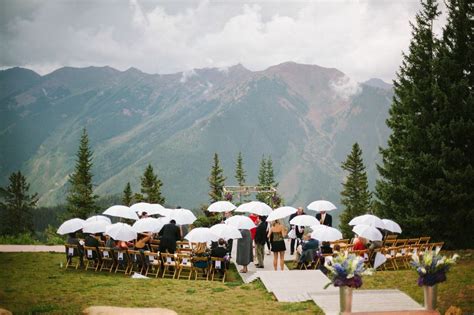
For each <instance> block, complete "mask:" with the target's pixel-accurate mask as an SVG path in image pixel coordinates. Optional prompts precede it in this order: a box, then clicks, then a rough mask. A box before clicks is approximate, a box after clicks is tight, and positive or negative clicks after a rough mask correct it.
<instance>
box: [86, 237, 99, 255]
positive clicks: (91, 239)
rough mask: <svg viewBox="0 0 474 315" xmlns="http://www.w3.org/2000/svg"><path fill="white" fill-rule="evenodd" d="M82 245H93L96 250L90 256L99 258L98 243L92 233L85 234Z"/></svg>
mask: <svg viewBox="0 0 474 315" xmlns="http://www.w3.org/2000/svg"><path fill="white" fill-rule="evenodd" d="M84 246H87V247H95V249H96V250H97V251H96V252H92V258H93V259H94V260H97V259H98V258H99V257H97V253H98V252H99V246H100V243H99V240H98V239H97V237H96V236H94V235H93V234H87V236H86V238H85V239H84Z"/></svg>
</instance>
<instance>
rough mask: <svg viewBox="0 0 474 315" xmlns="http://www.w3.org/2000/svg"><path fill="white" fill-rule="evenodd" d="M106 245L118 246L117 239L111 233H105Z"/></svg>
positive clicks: (110, 246) (109, 246)
mask: <svg viewBox="0 0 474 315" xmlns="http://www.w3.org/2000/svg"><path fill="white" fill-rule="evenodd" d="M105 247H108V248H114V247H116V245H115V240H114V239H113V238H112V237H110V236H109V235H105Z"/></svg>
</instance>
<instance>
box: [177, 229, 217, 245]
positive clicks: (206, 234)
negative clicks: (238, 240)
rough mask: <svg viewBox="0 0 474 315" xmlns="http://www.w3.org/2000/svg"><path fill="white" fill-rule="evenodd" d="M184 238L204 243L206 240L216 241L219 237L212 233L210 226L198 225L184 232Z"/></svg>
mask: <svg viewBox="0 0 474 315" xmlns="http://www.w3.org/2000/svg"><path fill="white" fill-rule="evenodd" d="M184 238H185V239H187V240H188V241H190V242H195V243H206V242H212V241H217V240H218V239H219V236H217V235H216V234H214V233H212V231H211V229H210V228H206V227H198V228H195V229H192V230H191V231H190V232H189V233H188V234H186V236H185V237H184Z"/></svg>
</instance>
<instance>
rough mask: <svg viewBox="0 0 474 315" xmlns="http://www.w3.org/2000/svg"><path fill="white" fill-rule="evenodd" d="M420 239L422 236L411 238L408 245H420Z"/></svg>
mask: <svg viewBox="0 0 474 315" xmlns="http://www.w3.org/2000/svg"><path fill="white" fill-rule="evenodd" d="M419 241H420V238H419V237H417V238H409V239H408V241H407V245H409V246H414V245H418V242H419Z"/></svg>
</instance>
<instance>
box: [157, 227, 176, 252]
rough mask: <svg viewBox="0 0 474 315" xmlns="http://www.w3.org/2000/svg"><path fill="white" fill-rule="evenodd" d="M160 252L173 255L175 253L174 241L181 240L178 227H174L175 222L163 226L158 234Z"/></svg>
mask: <svg viewBox="0 0 474 315" xmlns="http://www.w3.org/2000/svg"><path fill="white" fill-rule="evenodd" d="M159 235H160V252H162V253H166V252H168V253H170V254H174V252H175V251H176V241H178V240H180V239H181V233H180V231H179V227H177V226H176V221H175V220H171V221H170V223H168V224H165V226H163V228H162V229H161V231H160V233H159Z"/></svg>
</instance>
